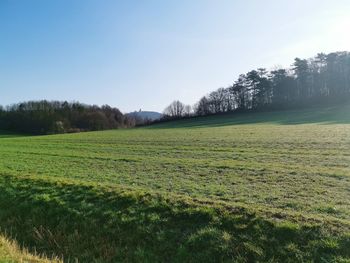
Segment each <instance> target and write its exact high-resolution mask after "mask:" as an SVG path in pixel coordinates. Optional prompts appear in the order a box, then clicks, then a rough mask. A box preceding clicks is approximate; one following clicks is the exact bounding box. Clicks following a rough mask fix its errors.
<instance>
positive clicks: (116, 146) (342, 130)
mask: <svg viewBox="0 0 350 263" xmlns="http://www.w3.org/2000/svg"><path fill="white" fill-rule="evenodd" d="M349 113H350V107H349V106H348V105H345V106H344V105H342V106H337V107H328V108H323V109H320V108H314V109H308V110H295V111H281V112H265V113H241V114H226V115H220V116H210V117H197V118H193V119H186V120H180V121H174V122H168V123H162V124H158V125H153V126H148V127H144V128H134V129H121V130H110V131H102V132H87V133H78V134H63V135H49V136H20V137H17V136H15V135H13V134H11V135H9V134H6V133H3V135H2V136H0V156H1V158H0V229H1V232H2V234H5V233H6V236H7V237H8V238H12V239H14V240H16V241H17V242H18V243H19V244H22V245H23V246H24V247H25V248H27V249H29V250H30V251H38V252H39V253H43V254H45V255H47V256H49V257H51V256H58V257H60V258H62V259H63V260H64V261H65V262H74V261H75V260H78V261H79V262H232V261H234V262H281V261H283V262H350V136H349V134H350V114H349Z"/></svg>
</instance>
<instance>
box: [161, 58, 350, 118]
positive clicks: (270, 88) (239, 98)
mask: <svg viewBox="0 0 350 263" xmlns="http://www.w3.org/2000/svg"><path fill="white" fill-rule="evenodd" d="M349 98H350V53H349V52H333V53H330V54H324V53H319V54H317V56H315V57H313V58H310V59H300V58H296V59H295V60H294V63H293V64H292V66H291V67H290V68H276V69H274V70H267V69H265V68H258V69H256V70H251V71H249V72H248V73H246V74H241V75H240V76H239V77H238V79H237V80H236V81H234V82H233V84H232V85H230V86H229V87H226V88H219V89H217V90H215V91H213V92H211V93H210V94H208V95H206V96H203V97H202V98H201V99H200V100H199V101H198V102H197V103H196V104H195V105H194V106H193V107H192V109H191V113H190V114H189V113H188V111H189V110H188V109H189V108H188V107H189V106H186V105H185V104H183V103H181V102H179V101H174V102H173V103H172V104H171V105H169V106H168V107H167V108H166V109H165V110H164V114H165V119H169V118H181V117H186V116H188V115H192V116H193V115H194V116H204V115H210V114H217V113H225V112H233V111H247V110H280V109H288V108H295V107H307V106H311V105H315V104H323V103H337V102H339V101H342V100H346V99H349ZM185 108H187V110H185ZM174 109H177V110H174Z"/></svg>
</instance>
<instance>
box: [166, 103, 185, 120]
mask: <svg viewBox="0 0 350 263" xmlns="http://www.w3.org/2000/svg"><path fill="white" fill-rule="evenodd" d="M185 108H186V106H185V104H183V103H182V102H181V101H178V100H175V101H173V102H172V103H171V104H170V105H169V106H168V107H166V108H165V109H164V112H163V113H164V115H166V116H168V117H171V118H180V117H182V116H184V115H185Z"/></svg>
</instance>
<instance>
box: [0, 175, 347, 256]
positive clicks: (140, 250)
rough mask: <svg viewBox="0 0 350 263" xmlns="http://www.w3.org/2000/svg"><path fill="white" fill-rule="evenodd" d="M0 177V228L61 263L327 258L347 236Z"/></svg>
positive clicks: (142, 196) (159, 200)
mask: <svg viewBox="0 0 350 263" xmlns="http://www.w3.org/2000/svg"><path fill="white" fill-rule="evenodd" d="M50 180H51V181H49V179H45V180H44V179H34V178H19V177H12V176H5V175H4V176H2V177H0V227H1V229H2V231H11V233H12V235H13V237H16V239H17V241H18V242H19V243H20V244H24V245H25V246H26V247H28V248H29V249H32V250H34V249H36V250H37V251H38V252H40V253H45V254H46V255H53V254H54V255H58V256H62V257H63V258H64V260H65V262H69V261H73V260H75V259H78V260H79V262H228V261H230V262H231V261H238V262H267V261H269V262H271V261H273V262H305V261H310V262H331V261H337V260H342V259H350V251H349V250H348V247H349V246H350V236H349V235H345V234H343V235H338V234H332V233H330V232H328V230H326V229H324V228H323V227H321V226H319V225H308V226H307V225H303V226H301V225H297V224H293V223H290V222H287V221H285V222H283V223H273V222H272V221H271V222H269V221H266V220H264V219H262V218H260V217H258V216H256V215H255V214H254V213H251V212H248V211H246V210H245V209H243V208H236V209H234V208H232V207H231V208H227V207H223V206H219V205H213V204H212V205H209V204H200V203H198V202H194V201H193V200H191V199H183V198H182V199H180V198H179V197H171V196H160V195H157V194H150V193H146V192H142V191H135V190H125V189H122V188H120V189H115V188H114V189H108V188H106V187H101V186H96V185H88V184H85V185H75V184H74V183H72V182H65V181H53V180H52V179H50Z"/></svg>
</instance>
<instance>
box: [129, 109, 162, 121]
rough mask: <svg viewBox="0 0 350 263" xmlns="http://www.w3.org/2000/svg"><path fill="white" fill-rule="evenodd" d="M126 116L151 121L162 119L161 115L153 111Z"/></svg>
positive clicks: (131, 113) (136, 112) (137, 112)
mask: <svg viewBox="0 0 350 263" xmlns="http://www.w3.org/2000/svg"><path fill="white" fill-rule="evenodd" d="M127 115H129V116H134V117H138V118H141V119H144V120H151V121H154V120H158V119H160V118H161V117H162V114H161V113H159V112H155V111H134V112H130V113H128V114H127Z"/></svg>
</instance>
